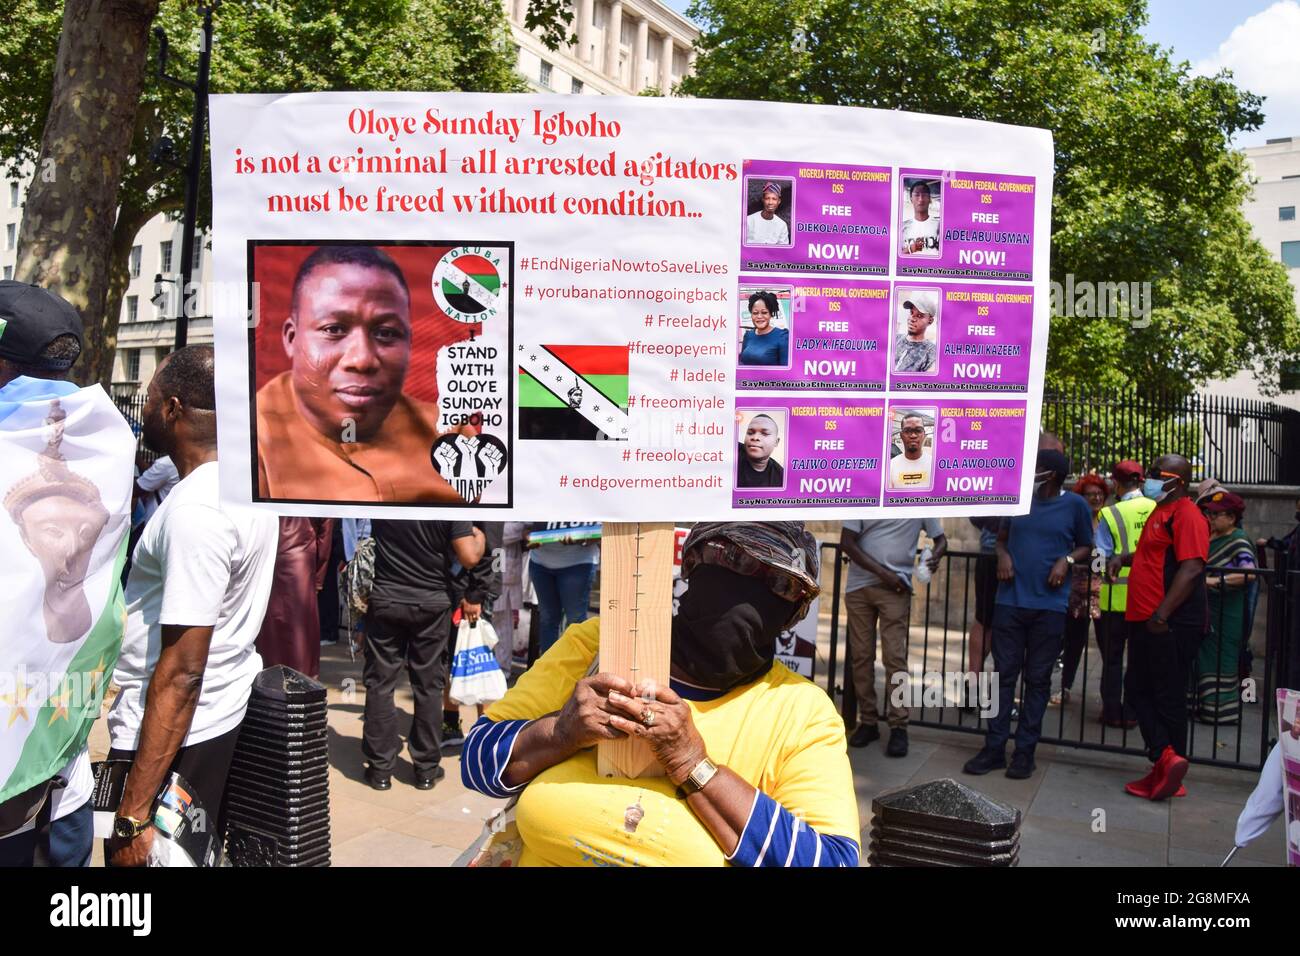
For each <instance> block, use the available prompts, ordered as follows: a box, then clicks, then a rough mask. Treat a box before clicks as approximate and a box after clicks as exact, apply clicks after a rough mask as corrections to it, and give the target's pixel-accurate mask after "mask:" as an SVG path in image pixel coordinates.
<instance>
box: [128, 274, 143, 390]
mask: <svg viewBox="0 0 1300 956" xmlns="http://www.w3.org/2000/svg"><path fill="white" fill-rule="evenodd" d="M139 317H140V297H139V296H138V295H128V296H127V297H126V320H127V321H128V322H134V321H135V320H136V319H138V318H139ZM136 362H137V364H138V363H139V356H138V355H137V356H136ZM132 380H133V381H134V376H132Z"/></svg>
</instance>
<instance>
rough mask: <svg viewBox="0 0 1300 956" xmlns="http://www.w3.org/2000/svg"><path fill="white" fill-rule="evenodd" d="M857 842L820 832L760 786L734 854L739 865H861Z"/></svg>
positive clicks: (736, 863)
mask: <svg viewBox="0 0 1300 956" xmlns="http://www.w3.org/2000/svg"><path fill="white" fill-rule="evenodd" d="M858 853H859V850H858V844H857V842H856V841H855V840H852V839H850V838H849V837H845V836H829V835H827V834H823V833H818V832H817V831H816V830H814V829H813V828H812V827H810V826H808V824H806V823H804V822H803V820H801V819H800V818H798V817H796V816H795V815H794V814H793V813H791V812H790V811H789V810H787V809H786V808H785V807H783V806H781V804H779V803H777V802H776V801H775V800H773V799H772V798H771V797H769V796H768V795H767V794H765V793H763V792H762V791H761V790H758V791H755V794H754V804H753V806H752V807H750V809H749V819H748V820H747V821H745V829H744V830H742V831H741V834H740V842H739V843H737V844H736V849H735V850H734V851H733V852H732V854H731V856H729V857H727V859H728V860H730V861H731V863H733V864H734V865H736V866H852V867H856V866H857V865H858Z"/></svg>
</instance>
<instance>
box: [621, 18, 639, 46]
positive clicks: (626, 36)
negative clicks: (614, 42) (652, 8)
mask: <svg viewBox="0 0 1300 956" xmlns="http://www.w3.org/2000/svg"><path fill="white" fill-rule="evenodd" d="M635 29H636V24H635V23H633V22H632V20H631V18H629V17H624V18H623V19H622V21H621V22H620V23H619V30H618V39H619V42H620V43H622V44H623V45H624V46H631V45H632V31H634V30H635Z"/></svg>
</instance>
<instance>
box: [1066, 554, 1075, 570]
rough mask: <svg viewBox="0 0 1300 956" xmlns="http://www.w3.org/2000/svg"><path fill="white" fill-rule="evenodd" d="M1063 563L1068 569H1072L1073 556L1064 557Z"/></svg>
mask: <svg viewBox="0 0 1300 956" xmlns="http://www.w3.org/2000/svg"><path fill="white" fill-rule="evenodd" d="M1065 563H1066V564H1068V565H1069V566H1070V567H1074V555H1072V554H1067V555H1066V556H1065Z"/></svg>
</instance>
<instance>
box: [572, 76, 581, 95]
mask: <svg viewBox="0 0 1300 956" xmlns="http://www.w3.org/2000/svg"><path fill="white" fill-rule="evenodd" d="M569 92H570V93H581V92H582V80H580V79H578V78H577V77H576V76H575V77H574V78H573V86H572V87H571V88H570V90H569Z"/></svg>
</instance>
